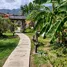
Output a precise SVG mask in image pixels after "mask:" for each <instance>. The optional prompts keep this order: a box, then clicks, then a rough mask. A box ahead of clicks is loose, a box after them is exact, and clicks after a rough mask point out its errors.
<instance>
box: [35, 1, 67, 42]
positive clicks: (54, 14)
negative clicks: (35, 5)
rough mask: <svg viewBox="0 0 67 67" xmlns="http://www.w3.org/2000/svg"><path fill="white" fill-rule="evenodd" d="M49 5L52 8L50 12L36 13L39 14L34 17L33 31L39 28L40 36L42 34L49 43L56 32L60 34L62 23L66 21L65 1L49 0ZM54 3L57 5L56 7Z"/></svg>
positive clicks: (66, 5) (66, 3)
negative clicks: (50, 4)
mask: <svg viewBox="0 0 67 67" xmlns="http://www.w3.org/2000/svg"><path fill="white" fill-rule="evenodd" d="M51 3H52V8H53V10H52V11H49V10H48V9H47V10H43V11H38V12H39V13H38V14H37V16H36V17H35V21H36V22H37V23H36V25H35V30H37V28H40V34H43V33H44V36H46V37H47V38H49V39H50V40H49V41H52V40H53V38H54V37H55V36H56V35H57V32H59V33H60V32H61V33H62V30H63V26H64V23H65V22H66V21H67V12H66V9H67V8H66V7H67V1H60V0H55V1H54V0H51ZM55 3H56V4H57V5H56V6H55ZM62 9H63V10H62ZM63 31H64V30H63ZM62 36H63V34H62ZM58 38H59V37H58Z"/></svg>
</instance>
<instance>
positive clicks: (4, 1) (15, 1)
mask: <svg viewBox="0 0 67 67" xmlns="http://www.w3.org/2000/svg"><path fill="white" fill-rule="evenodd" d="M29 2H32V0H0V9H18V8H20V6H21V5H24V4H28V3H29Z"/></svg>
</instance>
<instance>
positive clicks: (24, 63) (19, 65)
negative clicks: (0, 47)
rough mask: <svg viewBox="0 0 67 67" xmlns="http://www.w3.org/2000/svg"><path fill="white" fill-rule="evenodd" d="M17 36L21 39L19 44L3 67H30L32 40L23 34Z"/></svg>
mask: <svg viewBox="0 0 67 67" xmlns="http://www.w3.org/2000/svg"><path fill="white" fill-rule="evenodd" d="M17 35H19V37H20V41H19V44H18V46H17V47H16V48H15V50H14V51H13V52H12V53H11V55H10V56H9V57H8V59H7V60H6V62H5V64H4V66H3V67H29V60H30V50H31V42H30V39H29V38H28V37H27V36H26V35H25V34H22V33H17Z"/></svg>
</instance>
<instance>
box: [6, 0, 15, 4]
mask: <svg viewBox="0 0 67 67" xmlns="http://www.w3.org/2000/svg"><path fill="white" fill-rule="evenodd" d="M5 1H6V2H8V3H14V2H15V1H16V0H5Z"/></svg>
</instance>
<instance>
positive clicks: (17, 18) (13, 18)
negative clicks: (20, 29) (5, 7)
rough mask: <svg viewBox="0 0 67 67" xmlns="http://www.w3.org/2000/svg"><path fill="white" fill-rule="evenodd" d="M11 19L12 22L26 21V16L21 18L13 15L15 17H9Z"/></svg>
mask: <svg viewBox="0 0 67 67" xmlns="http://www.w3.org/2000/svg"><path fill="white" fill-rule="evenodd" d="M9 18H10V19H12V20H25V19H26V17H25V16H21V15H13V16H9Z"/></svg>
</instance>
